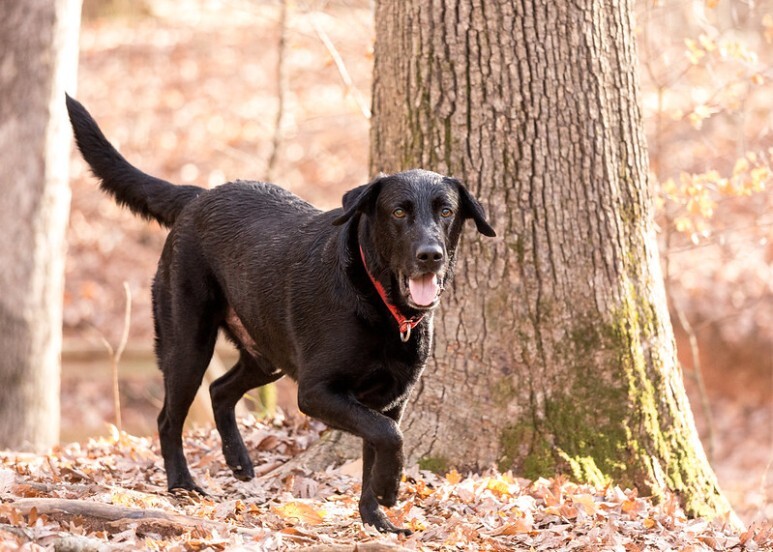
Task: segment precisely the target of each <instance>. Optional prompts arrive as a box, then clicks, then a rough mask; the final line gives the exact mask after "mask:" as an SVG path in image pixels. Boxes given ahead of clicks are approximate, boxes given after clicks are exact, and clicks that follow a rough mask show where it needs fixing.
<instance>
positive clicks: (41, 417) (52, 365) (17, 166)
mask: <svg viewBox="0 0 773 552" xmlns="http://www.w3.org/2000/svg"><path fill="white" fill-rule="evenodd" d="M79 21H80V0H7V1H4V2H0V98H2V100H1V101H0V167H2V168H3V169H2V170H3V189H2V194H0V236H2V238H1V239H0V265H1V266H2V267H3V268H2V270H0V290H2V291H0V350H1V351H2V354H1V355H0V448H13V449H22V448H24V449H28V448H32V449H41V448H45V447H48V446H50V445H52V444H54V443H56V441H57V440H58V439H59V355H60V350H61V332H62V293H63V285H64V253H65V230H66V226H67V215H68V211H69V206H70V191H69V185H68V181H67V174H68V164H69V158H70V136H71V134H70V131H69V126H68V125H67V119H66V113H65V103H64V91H65V86H70V90H73V85H74V80H75V79H74V77H75V68H76V64H77V57H78V43H77V36H78V27H79Z"/></svg>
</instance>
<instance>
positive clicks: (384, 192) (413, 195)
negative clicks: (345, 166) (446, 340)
mask: <svg viewBox="0 0 773 552" xmlns="http://www.w3.org/2000/svg"><path fill="white" fill-rule="evenodd" d="M361 218H363V220H364V224H360V225H359V232H360V234H359V237H360V244H361V245H363V248H364V249H366V251H365V255H366V257H367V261H368V268H369V270H370V271H371V274H373V276H374V277H375V278H377V279H378V280H379V281H381V282H382V284H386V285H385V287H387V289H389V290H391V293H390V295H391V296H392V297H391V298H392V301H393V302H394V303H395V304H397V305H401V304H402V305H406V306H408V307H410V308H412V309H414V310H419V311H422V310H428V309H431V308H433V307H435V306H437V304H438V302H439V300H440V292H441V291H442V289H443V286H444V284H446V283H447V281H448V279H449V278H450V275H451V269H452V267H453V262H454V255H455V252H456V246H457V244H458V242H459V237H460V236H461V232H462V227H463V225H464V222H465V221H466V220H468V219H472V220H473V222H475V226H476V227H477V229H478V231H479V232H480V233H481V234H484V235H486V236H491V237H493V236H495V235H496V234H495V232H494V229H493V228H491V226H490V225H489V223H488V222H487V221H486V215H485V213H484V211H483V207H481V205H480V203H478V201H477V200H476V199H475V198H474V197H473V196H472V195H471V194H470V192H469V191H467V189H466V188H465V187H464V185H463V184H462V183H461V182H459V181H458V180H456V179H454V178H449V177H447V176H443V175H440V174H438V173H434V172H430V171H424V170H418V169H414V170H410V171H405V172H401V173H397V174H393V175H381V176H378V177H377V178H376V179H374V180H373V181H372V182H370V183H369V184H365V185H363V186H360V187H358V188H355V189H353V190H351V191H349V192H347V193H346V194H345V195H344V197H343V214H341V216H339V217H338V218H337V219H335V220H334V221H333V224H335V225H339V224H343V223H345V222H347V221H349V220H350V219H351V220H354V221H356V220H359V219H361ZM363 241H364V242H365V244H363Z"/></svg>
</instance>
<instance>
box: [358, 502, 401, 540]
mask: <svg viewBox="0 0 773 552" xmlns="http://www.w3.org/2000/svg"><path fill="white" fill-rule="evenodd" d="M360 517H361V518H362V522H363V523H364V524H365V525H372V526H373V527H375V528H376V530H378V532H379V533H396V534H398V535H405V536H406V537H407V536H409V535H412V534H413V531H411V530H410V529H405V528H402V527H398V526H396V525H395V524H394V523H392V522H391V521H389V519H388V518H387V517H386V515H385V514H384V512H382V511H381V510H379V509H378V507H376V508H375V509H372V508H363V507H362V506H360Z"/></svg>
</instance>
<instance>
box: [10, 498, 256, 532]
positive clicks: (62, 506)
mask: <svg viewBox="0 0 773 552" xmlns="http://www.w3.org/2000/svg"><path fill="white" fill-rule="evenodd" d="M7 504H8V505H9V506H11V507H13V508H15V509H16V510H18V511H19V512H21V513H22V514H24V515H29V514H30V512H31V511H32V510H33V509H34V510H35V512H37V514H38V515H40V514H46V515H64V516H73V517H75V516H79V517H82V518H87V519H88V518H91V519H97V520H101V521H106V522H110V525H111V526H114V527H120V526H121V525H129V524H131V523H137V522H143V523H152V524H156V525H167V526H169V525H171V526H174V527H176V528H177V529H179V532H181V533H182V532H185V531H186V530H191V529H195V528H204V529H210V530H217V531H218V532H220V533H228V532H231V531H235V532H237V533H239V534H242V535H246V536H257V537H263V536H265V531H261V530H256V529H249V528H247V527H237V526H235V525H228V524H226V523H222V522H218V521H212V520H209V519H206V518H199V517H191V516H185V515H181V514H173V513H170V512H166V511H164V510H158V509H152V508H148V509H144V508H143V509H140V508H129V507H127V506H115V505H113V504H104V503H101V502H89V501H86V500H74V499H67V498H19V499H17V500H14V501H12V502H8V503H7Z"/></svg>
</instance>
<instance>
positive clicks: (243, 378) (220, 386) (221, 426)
mask: <svg viewBox="0 0 773 552" xmlns="http://www.w3.org/2000/svg"><path fill="white" fill-rule="evenodd" d="M280 377H282V372H280V371H279V370H277V369H276V368H274V367H273V366H272V365H271V364H270V363H269V362H268V361H267V360H266V359H265V358H263V357H254V356H252V355H251V354H250V353H248V352H246V351H244V350H241V351H240V356H239V361H238V362H237V363H236V364H235V365H234V367H233V368H231V369H230V370H229V371H228V372H227V373H226V374H225V375H223V376H221V377H220V378H218V379H217V380H215V381H214V382H213V383H212V385H210V387H209V394H210V396H211V397H212V410H213V411H214V412H215V424H217V430H218V432H220V438H221V440H222V441H223V456H224V457H225V461H226V463H227V464H228V467H229V468H231V470H232V471H233V473H234V477H236V478H237V479H241V480H242V481H248V480H250V479H252V478H253V477H255V470H254V469H253V467H252V460H251V459H250V455H249V453H248V451H247V447H245V446H244V440H243V439H242V436H241V433H239V428H238V426H237V425H236V415H235V412H234V408H235V406H236V403H237V402H238V401H239V399H241V398H242V397H243V396H244V394H245V393H246V392H247V391H249V390H250V389H254V388H256V387H261V386H262V385H266V384H268V383H271V382H272V381H276V380H278V379H279V378H280Z"/></svg>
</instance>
